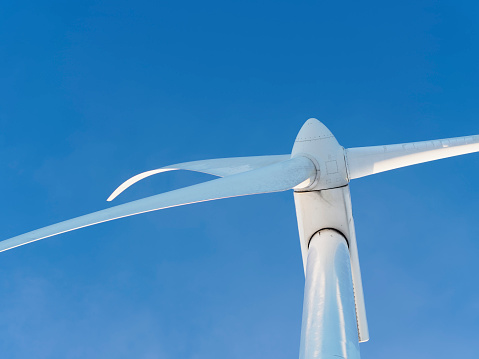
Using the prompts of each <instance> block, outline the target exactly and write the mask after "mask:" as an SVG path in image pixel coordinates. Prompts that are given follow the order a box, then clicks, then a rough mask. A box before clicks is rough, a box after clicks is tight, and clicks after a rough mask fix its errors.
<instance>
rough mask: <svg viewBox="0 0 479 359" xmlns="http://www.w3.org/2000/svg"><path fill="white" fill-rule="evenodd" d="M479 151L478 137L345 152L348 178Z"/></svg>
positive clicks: (352, 149)
mask: <svg viewBox="0 0 479 359" xmlns="http://www.w3.org/2000/svg"><path fill="white" fill-rule="evenodd" d="M474 152H479V135H476V136H467V137H456V138H447V139H443V140H434V141H423V142H411V143H403V144H397V145H387V146H373V147H358V148H349V149H347V150H345V157H346V162H347V167H348V175H349V179H350V180H351V179H355V178H360V177H364V176H369V175H372V174H376V173H380V172H385V171H390V170H393V169H396V168H401V167H406V166H412V165H415V164H418V163H424V162H430V161H435V160H440V159H442V158H448V157H454V156H459V155H465V154H467V153H474Z"/></svg>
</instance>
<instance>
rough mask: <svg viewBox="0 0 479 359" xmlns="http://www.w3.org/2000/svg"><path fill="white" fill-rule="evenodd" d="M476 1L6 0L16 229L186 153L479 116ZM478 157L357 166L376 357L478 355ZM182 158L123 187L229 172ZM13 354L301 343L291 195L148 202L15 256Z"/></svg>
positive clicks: (289, 350) (6, 185) (77, 206)
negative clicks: (176, 169)
mask: <svg viewBox="0 0 479 359" xmlns="http://www.w3.org/2000/svg"><path fill="white" fill-rule="evenodd" d="M478 15H479V3H478V2H477V1H454V2H452V1H421V0H420V1H399V2H384V1H366V2H357V1H336V2H333V1H294V2H293V1H263V2H258V1H248V0H247V1H238V2H231V1H190V2H188V1H168V2H165V1H150V2H148V1H142V0H136V1H109V0H107V1H83V2H64V1H41V2H39V1H20V2H19V1H16V2H15V1H10V2H5V1H4V2H3V3H2V4H1V5H0V125H1V131H0V158H1V163H2V165H3V166H2V176H1V177H0V181H1V182H0V184H1V187H2V189H3V190H2V191H1V194H0V203H1V205H0V215H1V217H2V222H1V223H2V228H1V233H0V238H1V239H6V238H9V237H11V236H14V235H17V234H20V233H23V232H26V231H29V230H33V229H36V228H38V227H42V226H44V225H48V224H52V223H55V222H58V221H61V220H64V219H68V218H71V217H75V216H77V215H81V214H85V213H88V212H91V211H93V210H98V209H102V208H105V207H107V206H108V204H107V202H106V201H105V200H106V198H107V197H108V195H109V194H110V193H111V192H112V191H113V190H114V189H115V188H116V186H117V185H119V184H120V183H121V182H122V181H124V180H125V179H127V178H128V177H130V176H132V175H134V174H136V173H139V172H142V171H145V170H149V169H154V168H158V167H161V166H163V165H168V164H172V163H177V162H182V161H189V160H196V159H203V158H215V157H228V156H248V155H263V154H284V153H289V152H290V151H291V148H292V144H293V141H294V138H295V136H296V133H297V131H298V130H299V128H300V127H301V125H302V124H303V122H304V121H306V119H308V118H309V117H317V118H318V119H320V120H321V121H323V122H324V123H325V124H326V125H327V126H328V127H329V128H330V129H331V130H332V131H333V133H334V134H335V135H336V137H337V138H338V140H339V141H340V143H341V144H342V145H343V146H345V147H354V146H366V145H380V144H390V143H400V142H409V141H418V140H426V139H436V138H444V137H454V136H462V135H470V134H479V96H478V95H479V22H478V21H477V19H478ZM478 177H479V155H477V154H475V155H468V156H463V157H460V158H454V159H448V160H443V161H440V162H435V163H429V164H425V165H421V166H415V167H410V168H406V169H401V170H397V171H393V172H389V173H385V174H381V175H377V176H372V177H369V178H364V179H360V180H356V181H354V182H353V183H352V184H351V191H352V196H353V210H354V214H355V220H356V226H357V228H356V229H357V235H358V245H359V255H360V259H361V266H362V274H363V280H364V288H365V299H366V305H367V310H368V319H369V326H370V333H371V340H370V342H368V343H366V344H362V345H361V351H362V357H363V358H365V359H368V358H388V359H399V358H435V359H438V358H447V359H450V358H459V357H461V358H474V357H477V353H478V352H479V340H478V337H479V335H478V334H479V289H478V288H479V275H478V267H477V260H478V259H477V258H478V257H479V227H478V222H477V217H478V206H477V203H478V201H479V195H478V193H479V192H478V190H477V182H478ZM208 179H210V176H207V175H200V174H194V173H186V172H185V173H166V174H163V175H160V176H156V177H153V178H150V179H148V180H145V181H143V182H141V183H139V184H138V185H136V186H134V187H132V188H131V189H129V190H128V191H127V192H125V193H124V194H122V195H121V196H120V197H119V198H118V199H117V200H115V202H116V203H123V202H126V201H128V200H133V199H137V198H140V197H142V196H147V195H152V194H156V193H160V192H163V191H167V190H171V189H174V188H178V187H182V186H186V185H189V184H193V183H197V182H200V181H204V180H208ZM0 273H1V274H0V337H1V338H2V339H1V341H0V353H1V354H0V355H1V357H2V358H9V359H15V358H28V359H31V358H35V359H42V358H49V359H53V358H59V359H65V358H144V359H151V358H165V359H167V358H171V359H178V358H182V359H201V358H208V359H213V358H219V359H225V358H228V359H236V358H241V359H243V358H249V359H255V358H258V359H260V358H261V359H264V358H275V359H283V358H284V359H287V358H288V359H289V358H296V357H297V356H298V347H299V336H300V325H301V311H302V297H303V292H302V291H303V285H304V277H303V269H302V263H301V255H300V247H299V241H298V234H297V227H296V219H295V211H294V204H293V197H292V193H291V192H285V193H279V194H269V195H261V196H253V197H244V198H237V199H227V200H222V201H216V202H209V203H203V204H196V205H192V206H185V207H180V208H173V209H170V210H165V211H160V212H154V213H149V214H145V215H142V216H135V217H131V218H127V219H124V220H120V221H114V222H110V223H106V224H102V225H99V226H94V227H90V228H86V229H83V230H79V231H76V232H72V233H68V234H64V235H61V236H57V237H53V238H50V239H46V240H43V241H40V242H36V243H34V244H30V245H28V246H24V247H21V248H17V249H15V250H11V251H8V252H5V253H1V254H0Z"/></svg>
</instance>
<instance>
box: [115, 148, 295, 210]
mask: <svg viewBox="0 0 479 359" xmlns="http://www.w3.org/2000/svg"><path fill="white" fill-rule="evenodd" d="M289 158H291V155H274V156H252V157H232V158H215V159H211V160H201V161H192V162H184V163H177V164H174V165H170V166H166V167H162V168H158V169H155V170H151V171H146V172H142V173H139V174H137V175H136V176H133V177H131V178H129V179H128V180H126V181H125V182H123V183H122V184H121V185H120V186H119V187H118V188H117V189H115V191H114V192H113V193H112V194H111V195H110V197H108V199H107V201H112V200H114V199H115V198H116V197H118V195H119V194H120V193H122V192H123V191H125V190H126V189H127V188H128V187H130V186H132V185H133V184H135V183H136V182H138V181H141V180H142V179H144V178H147V177H150V176H153V175H155V174H158V173H162V172H168V171H177V170H187V171H194V172H202V173H207V174H210V175H213V176H218V177H226V176H231V175H234V174H238V173H242V172H247V171H252V170H255V169H258V168H261V167H265V166H269V165H272V164H274V163H278V162H281V161H285V160H287V159H289Z"/></svg>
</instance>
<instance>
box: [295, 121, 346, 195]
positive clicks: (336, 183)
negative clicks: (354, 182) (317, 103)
mask: <svg viewBox="0 0 479 359" xmlns="http://www.w3.org/2000/svg"><path fill="white" fill-rule="evenodd" d="M296 156H303V157H307V158H309V159H310V160H311V161H312V162H313V163H314V165H315V166H316V171H317V172H318V173H317V176H316V180H315V181H314V183H313V184H311V186H309V187H307V188H302V189H295V190H296V191H301V192H304V191H320V190H323V189H330V188H337V187H343V186H347V185H348V183H349V178H348V172H347V168H346V160H345V157H344V148H343V147H342V146H341V145H340V144H339V143H338V141H337V140H336V138H335V137H334V135H333V134H332V133H331V131H329V129H328V128H327V127H326V126H325V125H323V124H322V123H321V122H319V121H318V120H317V119H315V118H310V119H309V120H308V121H306V122H305V124H304V125H303V127H301V130H300V131H299V133H298V136H297V137H296V141H295V142H294V146H293V151H292V152H291V157H296Z"/></svg>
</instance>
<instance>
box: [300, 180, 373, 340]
mask: <svg viewBox="0 0 479 359" xmlns="http://www.w3.org/2000/svg"><path fill="white" fill-rule="evenodd" d="M294 203H295V206H296V216H297V219H298V229H299V239H300V244H301V253H302V255H303V266H304V270H305V273H306V268H307V264H308V245H309V242H310V240H311V238H312V237H313V235H314V234H315V233H317V232H318V231H320V230H323V229H326V228H331V229H334V230H336V231H338V232H340V233H341V234H342V235H343V236H344V237H345V238H346V239H347V241H348V243H349V252H350V259H351V271H352V278H353V285H354V297H355V302H356V316H357V326H358V331H359V341H360V342H366V341H368V340H369V329H368V322H367V317H366V305H365V302H364V293H363V283H362V280H361V269H360V267H359V255H358V247H357V242H356V232H355V228H354V220H353V214H352V208H351V197H350V193H349V186H345V187H341V188H333V189H329V190H322V191H311V192H298V191H295V192H294Z"/></svg>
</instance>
